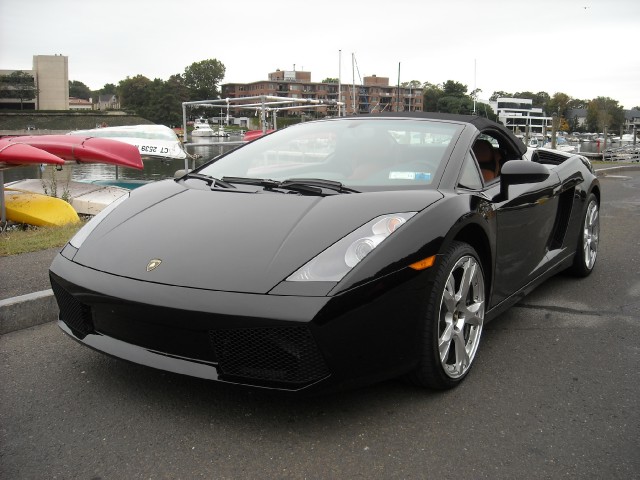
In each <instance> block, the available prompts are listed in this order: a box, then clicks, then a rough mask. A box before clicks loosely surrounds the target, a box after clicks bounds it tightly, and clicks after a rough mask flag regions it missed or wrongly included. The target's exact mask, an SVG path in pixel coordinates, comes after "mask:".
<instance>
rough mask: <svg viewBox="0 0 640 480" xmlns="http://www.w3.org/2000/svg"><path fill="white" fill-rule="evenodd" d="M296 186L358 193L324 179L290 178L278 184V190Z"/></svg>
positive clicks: (333, 181)
mask: <svg viewBox="0 0 640 480" xmlns="http://www.w3.org/2000/svg"><path fill="white" fill-rule="evenodd" d="M298 186H309V187H319V188H326V189H327V190H333V191H334V192H338V193H360V192H359V191H358V190H354V189H353V188H349V187H345V186H344V185H343V184H342V183H340V182H337V181H335V180H326V179H324V178H290V179H288V180H283V181H282V182H280V188H291V187H298Z"/></svg>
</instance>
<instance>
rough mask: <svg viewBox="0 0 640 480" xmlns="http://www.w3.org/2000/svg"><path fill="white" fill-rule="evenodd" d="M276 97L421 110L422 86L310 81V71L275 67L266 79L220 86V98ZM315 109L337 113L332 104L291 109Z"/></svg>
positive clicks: (364, 108)
mask: <svg viewBox="0 0 640 480" xmlns="http://www.w3.org/2000/svg"><path fill="white" fill-rule="evenodd" d="M260 95H268V96H277V97H287V98H302V99H311V100H333V101H338V102H342V103H343V104H344V106H343V107H342V108H343V110H342V113H346V114H355V113H376V112H395V111H400V112H402V111H412V112H420V111H422V104H423V94H422V88H421V87H420V88H410V87H400V88H398V87H397V86H390V85H389V78H387V77H378V76H376V75H371V76H369V77H364V80H363V82H362V84H361V85H355V84H341V85H339V84H338V82H337V79H336V81H330V82H326V83H325V82H319V83H318V82H312V81H311V72H306V71H300V70H276V71H275V72H271V73H269V74H268V76H267V80H259V81H256V82H251V83H226V84H224V85H222V98H240V97H250V96H260ZM312 110H314V111H318V112H319V113H321V114H324V115H336V114H337V113H338V112H337V109H336V107H334V106H328V107H321V108H314V109H308V111H307V109H300V110H294V112H297V114H299V113H300V112H305V113H308V112H311V111H312Z"/></svg>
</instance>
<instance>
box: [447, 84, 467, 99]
mask: <svg viewBox="0 0 640 480" xmlns="http://www.w3.org/2000/svg"><path fill="white" fill-rule="evenodd" d="M442 92H443V94H444V96H445V97H464V96H466V95H467V86H466V85H463V84H462V83H460V82H454V81H453V80H447V81H446V82H444V83H443V84H442Z"/></svg>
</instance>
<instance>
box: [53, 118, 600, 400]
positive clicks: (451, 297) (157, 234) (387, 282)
mask: <svg viewBox="0 0 640 480" xmlns="http://www.w3.org/2000/svg"><path fill="white" fill-rule="evenodd" d="M481 145H483V146H484V147H487V145H488V148H489V149H490V150H488V151H485V152H481V151H480V148H479V147H480V146H481ZM487 153H490V154H491V158H489V157H488V156H487ZM600 196H601V191H600V185H599V183H598V180H597V178H596V176H595V175H594V171H593V169H592V167H591V165H590V163H589V161H588V160H587V159H586V158H584V157H582V156H578V155H574V156H571V155H569V154H564V153H561V152H556V151H550V150H536V151H531V150H529V151H527V148H526V147H525V146H524V145H523V143H522V142H521V141H520V140H518V139H517V138H516V137H515V136H514V135H513V134H512V133H511V132H510V131H508V130H507V129H505V128H504V127H503V126H502V125H499V124H496V123H493V122H491V121H488V120H486V119H483V118H479V117H470V116H459V115H444V114H418V113H396V114H389V115H369V116H357V117H342V118H334V119H328V120H319V121H312V122H306V123H302V124H299V125H295V126H290V127H288V128H286V129H283V130H278V131H276V132H273V133H271V134H270V135H268V136H264V137H262V138H259V139H257V140H255V141H254V142H251V143H248V144H246V145H244V146H242V147H240V148H238V149H236V150H234V151H232V152H230V153H228V154H226V155H222V156H220V157H217V158H216V159H214V160H212V161H211V162H209V163H206V164H205V165H203V166H202V167H200V168H198V169H196V170H194V171H192V172H190V173H187V174H186V175H185V176H183V177H181V178H178V179H175V180H165V181H160V182H157V183H154V184H151V185H148V186H145V187H142V188H139V189H136V190H134V191H132V192H131V193H130V195H129V196H128V198H127V197H123V198H127V199H126V200H124V201H121V202H120V203H119V204H117V205H116V204H112V206H111V207H110V208H108V209H107V210H104V211H103V212H102V213H101V214H99V215H98V216H96V217H95V218H94V219H93V220H92V221H91V222H89V224H87V225H86V226H85V227H84V228H83V229H82V230H80V232H79V233H78V234H77V235H76V236H75V237H74V238H73V239H72V240H71V241H70V242H69V243H68V244H67V245H66V246H65V247H64V249H63V250H62V251H61V253H60V254H59V255H58V256H57V257H56V259H55V260H54V262H53V264H52V265H51V269H50V276H51V284H52V287H53V291H54V293H55V296H56V299H57V301H58V305H59V307H60V322H59V325H60V327H61V328H62V329H63V330H64V331H65V332H66V333H67V334H68V335H70V336H71V337H72V338H74V339H75V340H77V341H79V342H81V343H83V344H85V345H87V346H89V347H91V348H94V349H96V350H99V351H102V352H104V353H107V354H110V355H113V356H115V357H119V358H122V359H125V360H130V361H132V362H136V363H139V364H143V365H148V366H151V367H155V368H159V369H162V370H168V371H171V372H177V373H181V374H186V375H192V376H195V377H202V378H206V379H212V380H217V381H221V382H229V383H235V384H242V385H249V386H254V387H262V388H272V389H280V390H288V391H315V390H320V389H325V388H329V387H331V388H337V387H340V388H342V387H347V386H355V385H359V384H363V383H370V382H374V381H379V380H382V379H387V378H390V377H396V376H403V377H404V378H406V379H408V380H409V381H411V382H413V383H415V384H418V385H421V386H425V387H430V388H435V389H447V388H451V387H454V386H456V385H458V384H459V383H460V382H461V381H462V380H463V379H464V378H465V377H466V375H467V374H468V373H469V371H470V368H471V366H472V365H473V363H474V360H475V359H476V357H477V352H478V347H479V345H480V340H481V334H482V330H483V326H484V324H485V323H486V322H487V321H489V320H491V319H493V318H495V317H496V316H497V315H499V314H500V313H501V312H503V311H505V309H507V308H508V307H509V306H511V305H513V304H514V303H516V302H517V301H518V300H520V299H521V298H522V296H523V295H525V294H526V293H528V292H529V291H531V290H532V289H533V288H534V287H535V286H536V285H538V284H540V283H541V282H542V281H543V280H545V279H547V278H549V277H550V276H552V275H554V274H556V273H558V272H560V271H562V270H565V269H570V270H571V271H572V272H573V273H575V274H577V275H578V276H586V275H589V274H590V273H591V272H592V270H593V268H594V265H595V262H596V257H597V253H598V238H599V229H600V222H599V215H598V212H599V205H600ZM501 368H502V367H501Z"/></svg>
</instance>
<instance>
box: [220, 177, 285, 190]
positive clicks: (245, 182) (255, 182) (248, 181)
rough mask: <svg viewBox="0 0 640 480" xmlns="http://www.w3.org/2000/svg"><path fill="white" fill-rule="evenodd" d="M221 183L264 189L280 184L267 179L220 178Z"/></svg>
mask: <svg viewBox="0 0 640 480" xmlns="http://www.w3.org/2000/svg"><path fill="white" fill-rule="evenodd" d="M222 181H224V182H229V183H241V184H242V185H256V186H258V187H264V188H276V187H277V186H278V185H279V184H280V182H277V181H275V180H271V179H269V178H249V177H227V176H225V177H222Z"/></svg>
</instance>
